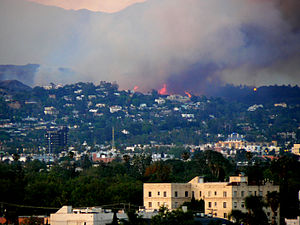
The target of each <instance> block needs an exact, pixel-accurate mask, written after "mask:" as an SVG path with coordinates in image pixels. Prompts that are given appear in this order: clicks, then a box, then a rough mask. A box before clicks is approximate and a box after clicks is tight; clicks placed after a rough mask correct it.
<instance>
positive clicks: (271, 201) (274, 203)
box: [267, 191, 280, 225]
mask: <svg viewBox="0 0 300 225" xmlns="http://www.w3.org/2000/svg"><path fill="white" fill-rule="evenodd" d="M279 200H280V196H279V193H278V192H277V191H272V192H269V193H268V194H267V203H268V205H269V206H270V208H271V210H272V213H273V216H272V225H274V224H276V221H275V218H276V217H275V214H276V211H277V209H278V207H279Z"/></svg>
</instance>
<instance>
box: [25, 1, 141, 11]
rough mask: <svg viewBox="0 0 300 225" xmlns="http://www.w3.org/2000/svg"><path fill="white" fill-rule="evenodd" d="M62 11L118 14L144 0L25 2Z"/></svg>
mask: <svg viewBox="0 0 300 225" xmlns="http://www.w3.org/2000/svg"><path fill="white" fill-rule="evenodd" d="M27 1H31V2H37V3H41V4H45V5H52V6H58V7H62V8H64V9H74V10H78V9H88V10H91V11H100V12H108V13H112V12H118V11H120V10H122V9H124V8H126V7H127V6H129V5H132V4H134V3H138V2H144V1H145V0H27Z"/></svg>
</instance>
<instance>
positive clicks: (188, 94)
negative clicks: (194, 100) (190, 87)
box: [184, 91, 192, 98]
mask: <svg viewBox="0 0 300 225" xmlns="http://www.w3.org/2000/svg"><path fill="white" fill-rule="evenodd" d="M184 93H185V94H186V95H187V96H189V98H191V97H192V95H191V94H190V93H188V92H187V91H185V92H184Z"/></svg>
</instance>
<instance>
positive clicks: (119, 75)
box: [0, 0, 300, 94]
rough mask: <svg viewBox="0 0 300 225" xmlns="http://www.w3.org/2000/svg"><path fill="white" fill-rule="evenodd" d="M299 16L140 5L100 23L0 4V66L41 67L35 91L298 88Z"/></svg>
mask: <svg viewBox="0 0 300 225" xmlns="http://www.w3.org/2000/svg"><path fill="white" fill-rule="evenodd" d="M299 15H300V7H299V0H210V1H206V0H164V1H161V0H148V1H145V2H143V3H139V4H135V5H132V6H130V7H128V8H126V9H124V10H122V11H119V12H116V13H110V14H107V13H101V12H91V11H87V10H79V11H73V10H65V9H61V8H57V7H50V6H43V5H39V4H36V3H32V2H27V1H25V0H0V28H1V36H0V64H27V63H38V64H41V65H42V66H41V67H40V70H39V72H38V73H37V75H36V78H35V82H36V84H44V83H48V82H63V83H74V82H76V81H93V82H99V81H101V80H106V81H117V82H118V83H119V84H120V87H121V88H125V89H127V88H133V87H134V86H136V85H137V86H139V90H143V91H147V90H151V89H153V88H154V89H159V88H161V87H162V86H163V84H164V83H166V84H167V88H168V91H170V92H174V93H175V92H176V93H179V92H180V93H184V91H189V92H191V93H193V94H197V93H205V91H206V90H208V89H210V88H211V87H213V86H214V87H215V86H217V85H222V84H226V83H232V84H248V85H255V86H259V85H265V84H298V85H299V84H300V80H299V79H300V78H299V77H300V76H299V71H300V32H299V27H300V26H299V25H300V20H299ZM2 34H3V35H2ZM57 68H69V69H70V70H68V71H65V70H64V71H61V70H59V69H57Z"/></svg>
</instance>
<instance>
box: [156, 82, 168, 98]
mask: <svg viewBox="0 0 300 225" xmlns="http://www.w3.org/2000/svg"><path fill="white" fill-rule="evenodd" d="M158 94H160V95H167V94H168V91H167V85H166V84H164V86H163V88H162V89H160V90H159V91H158Z"/></svg>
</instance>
